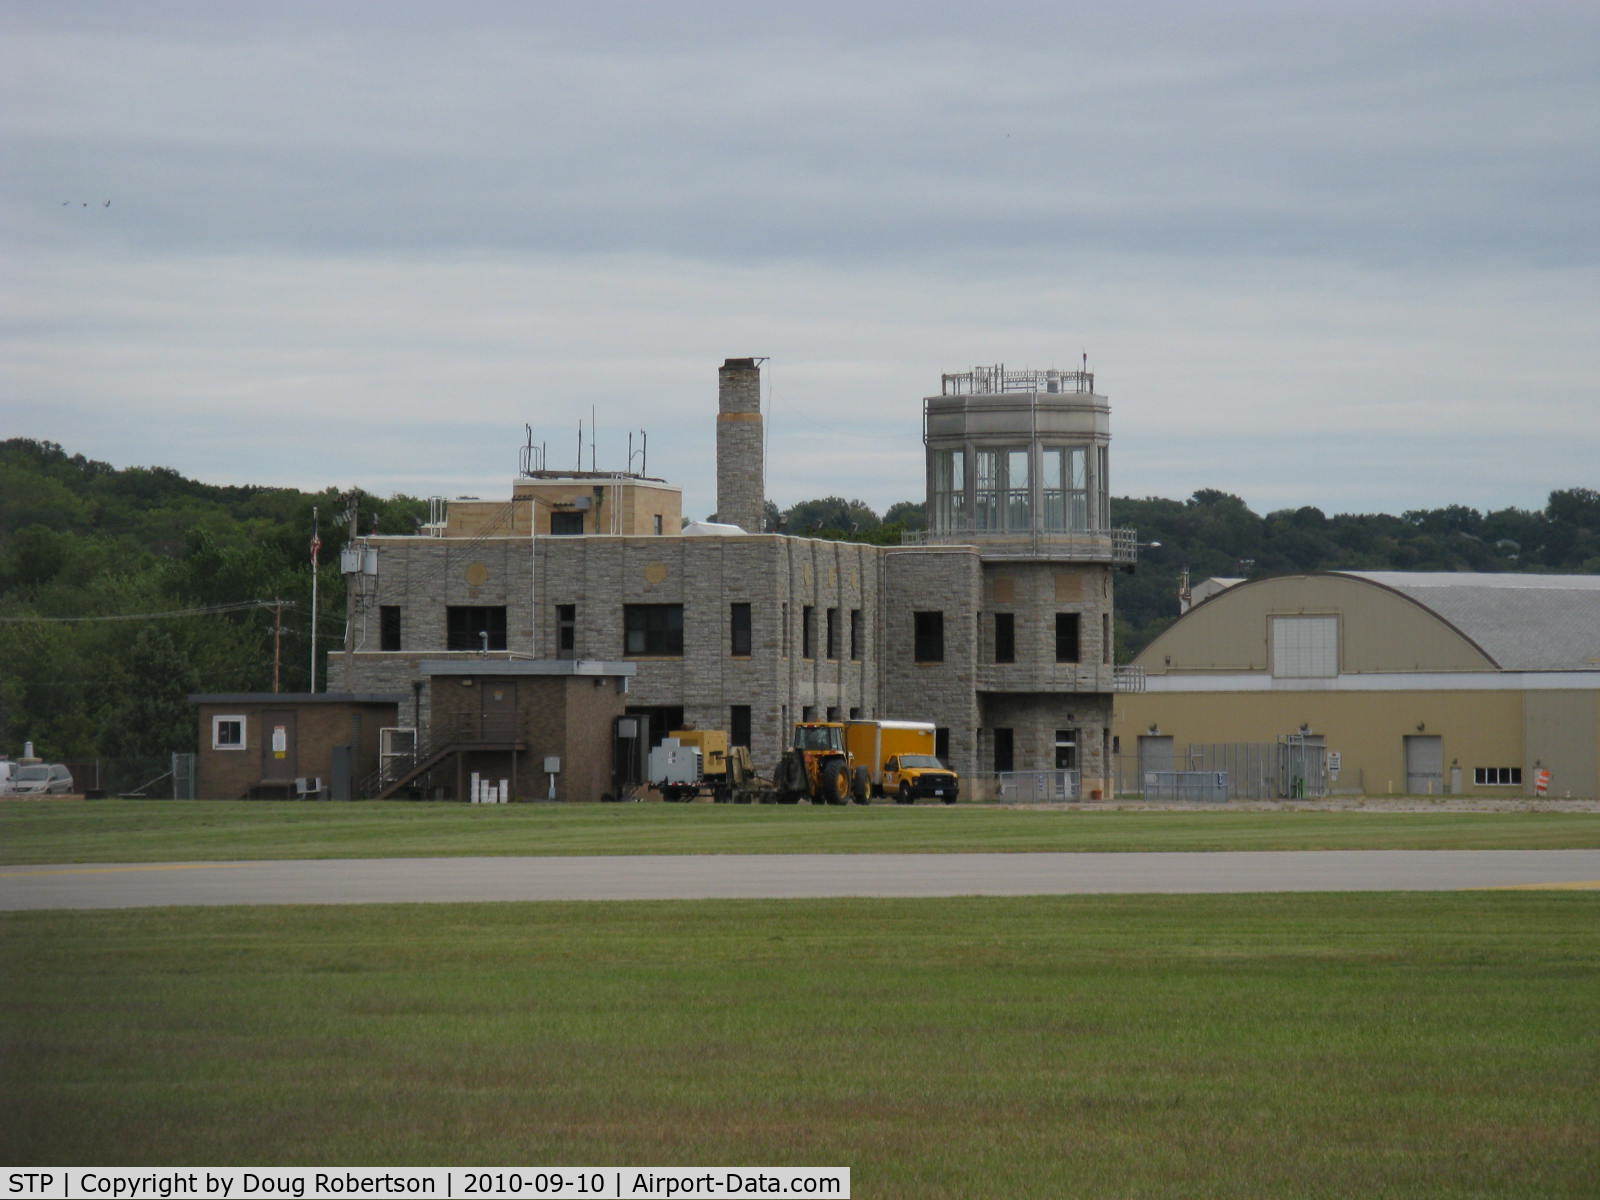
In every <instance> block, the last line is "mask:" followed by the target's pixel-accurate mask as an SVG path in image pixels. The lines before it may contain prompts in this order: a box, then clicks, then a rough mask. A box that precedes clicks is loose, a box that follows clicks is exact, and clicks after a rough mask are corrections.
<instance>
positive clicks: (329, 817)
mask: <svg viewBox="0 0 1600 1200" xmlns="http://www.w3.org/2000/svg"><path fill="white" fill-rule="evenodd" d="M1594 847H1600V813H1439V812H1420V813H1397V812H1336V811H1330V812H1316V811H1288V812H1230V811H1227V810H1225V809H1220V810H1219V809H1203V810H1200V811H1194V812H1116V811H1104V810H1099V811H1082V810H1061V809H1051V810H1027V809H999V808H983V807H976V806H967V805H956V806H953V807H945V806H943V805H930V806H917V807H901V806H899V805H894V804H874V805H871V806H869V807H856V806H849V807H845V808H827V807H820V808H813V807H812V806H810V805H799V806H795V807H789V806H776V805H774V806H769V805H711V804H690V805H678V804H570V805H569V804H559V805H556V804H516V805H504V806H501V805H492V806H488V807H481V806H475V805H465V804H420V803H405V802H360V803H353V804H333V803H281V802H280V803H247V802H240V801H221V800H196V801H160V800H94V801H83V802H18V801H13V802H3V803H0V862H3V863H12V864H15V863H49V862H182V861H203V860H231V859H263V858H375V857H401V856H404V857H414V856H431V855H460V854H793V853H841V854H842V853H852V852H855V853H864V852H895V851H898V852H922V853H938V852H946V851H981V850H990V851H1023V850H1113V851H1134V850H1365V849H1374V850H1376V849H1394V850H1483V849H1522V850H1532V849H1582V848H1594Z"/></svg>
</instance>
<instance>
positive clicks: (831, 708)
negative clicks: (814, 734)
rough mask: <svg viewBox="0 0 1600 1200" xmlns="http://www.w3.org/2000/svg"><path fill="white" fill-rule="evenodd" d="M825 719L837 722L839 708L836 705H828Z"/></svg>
mask: <svg viewBox="0 0 1600 1200" xmlns="http://www.w3.org/2000/svg"><path fill="white" fill-rule="evenodd" d="M827 719H828V720H830V721H837V720H838V719H839V706H838V705H837V704H830V705H828V717H827Z"/></svg>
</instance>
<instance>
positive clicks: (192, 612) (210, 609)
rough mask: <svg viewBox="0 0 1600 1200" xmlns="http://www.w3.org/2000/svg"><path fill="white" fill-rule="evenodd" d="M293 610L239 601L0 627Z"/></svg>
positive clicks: (21, 620)
mask: <svg viewBox="0 0 1600 1200" xmlns="http://www.w3.org/2000/svg"><path fill="white" fill-rule="evenodd" d="M280 606H281V607H283V608H293V607H294V602H293V601H292V600H241V601H239V602H237V603H235V604H208V605H205V606H204V607H201V608H173V609H168V610H167V611H165V612H152V613H119V614H117V615H114V616H102V617H0V625H44V624H65V625H72V624H77V623H79V622H88V621H164V620H167V619H170V618H173V617H209V616H213V615H215V614H217V613H230V612H244V611H245V610H246V609H257V608H278V607H280Z"/></svg>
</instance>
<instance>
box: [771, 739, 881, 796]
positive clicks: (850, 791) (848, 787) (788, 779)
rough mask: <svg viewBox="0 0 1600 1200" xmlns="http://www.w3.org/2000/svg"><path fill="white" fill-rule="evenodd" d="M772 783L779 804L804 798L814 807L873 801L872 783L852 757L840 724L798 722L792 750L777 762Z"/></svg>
mask: <svg viewBox="0 0 1600 1200" xmlns="http://www.w3.org/2000/svg"><path fill="white" fill-rule="evenodd" d="M773 783H774V784H775V785H776V786H777V789H778V802H779V803H780V804H795V803H797V802H798V801H800V800H801V799H807V800H810V801H811V803H813V804H845V803H847V802H848V801H850V800H854V801H855V802H856V803H857V804H870V803H871V802H872V781H871V779H870V778H869V776H868V774H867V770H866V768H865V767H862V766H858V765H857V764H856V761H855V759H854V758H853V757H852V756H851V754H850V751H849V749H848V747H847V746H846V745H845V736H844V726H843V725H842V724H840V723H839V722H838V721H801V722H798V723H797V724H796V725H795V727H794V740H793V742H792V744H791V745H790V748H789V749H788V750H786V751H784V755H783V757H782V758H781V759H779V760H778V769H777V770H776V771H775V772H774V773H773Z"/></svg>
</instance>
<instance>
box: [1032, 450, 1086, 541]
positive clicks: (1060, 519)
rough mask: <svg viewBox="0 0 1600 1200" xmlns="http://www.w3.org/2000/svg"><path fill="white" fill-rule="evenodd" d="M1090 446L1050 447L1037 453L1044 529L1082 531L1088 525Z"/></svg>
mask: <svg viewBox="0 0 1600 1200" xmlns="http://www.w3.org/2000/svg"><path fill="white" fill-rule="evenodd" d="M1088 470H1089V448H1088V447H1087V446H1049V447H1046V448H1045V449H1044V450H1042V451H1041V452H1040V480H1041V482H1042V483H1043V494H1042V497H1041V502H1042V503H1043V505H1044V522H1043V525H1044V528H1046V529H1050V530H1070V531H1072V532H1075V533H1081V532H1083V531H1084V530H1087V529H1088V528H1089V476H1088Z"/></svg>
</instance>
